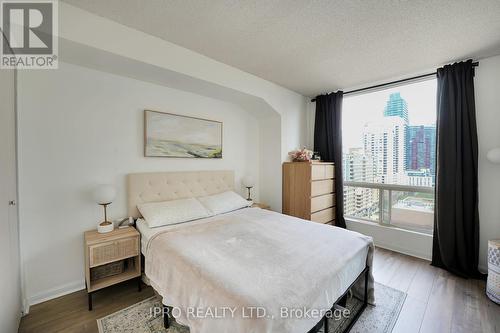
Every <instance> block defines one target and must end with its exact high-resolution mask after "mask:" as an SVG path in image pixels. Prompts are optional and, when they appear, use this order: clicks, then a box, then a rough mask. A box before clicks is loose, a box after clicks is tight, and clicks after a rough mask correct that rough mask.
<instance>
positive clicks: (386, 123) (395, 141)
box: [363, 116, 407, 183]
mask: <svg viewBox="0 0 500 333" xmlns="http://www.w3.org/2000/svg"><path fill="white" fill-rule="evenodd" d="M406 127H407V125H406V121H405V120H404V118H402V117H399V116H387V117H385V118H384V120H383V121H381V122H372V123H368V124H366V125H365V127H364V129H363V146H364V152H365V154H366V155H369V156H370V157H371V158H372V159H373V164H374V179H375V182H381V183H397V182H398V180H399V179H402V177H404V171H405V163H406V149H405V145H406V136H405V133H406Z"/></svg>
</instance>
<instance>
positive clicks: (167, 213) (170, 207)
mask: <svg viewBox="0 0 500 333" xmlns="http://www.w3.org/2000/svg"><path fill="white" fill-rule="evenodd" d="M137 208H138V209H139V211H140V212H141V214H142V217H144V220H145V221H146V223H147V224H148V226H149V227H150V228H154V227H161V226H162V225H168V224H176V223H182V222H187V221H192V220H196V219H201V218H204V217H208V216H210V213H209V211H208V210H207V209H206V208H205V207H203V205H202V204H201V203H200V202H199V201H198V200H196V199H195V198H189V199H180V200H171V201H162V202H148V203H143V204H140V205H137Z"/></svg>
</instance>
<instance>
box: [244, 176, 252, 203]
mask: <svg viewBox="0 0 500 333" xmlns="http://www.w3.org/2000/svg"><path fill="white" fill-rule="evenodd" d="M242 182H243V185H244V186H245V187H246V188H247V190H248V198H247V200H248V201H252V197H251V193H250V190H251V189H252V187H254V186H255V181H254V179H253V177H252V176H250V175H246V176H245V177H243V181H242Z"/></svg>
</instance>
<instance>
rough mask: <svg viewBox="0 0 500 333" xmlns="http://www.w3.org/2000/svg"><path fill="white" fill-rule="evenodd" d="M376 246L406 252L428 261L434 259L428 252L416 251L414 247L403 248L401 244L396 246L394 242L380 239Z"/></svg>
mask: <svg viewBox="0 0 500 333" xmlns="http://www.w3.org/2000/svg"><path fill="white" fill-rule="evenodd" d="M375 246H376V247H380V248H382V249H386V250H391V251H394V252H399V253H402V254H406V255H408V256H412V257H416V258H420V259H424V260H427V261H431V260H432V258H430V257H429V255H428V254H427V253H420V252H418V251H414V250H412V249H408V248H401V247H399V246H394V245H392V244H386V243H384V242H380V241H379V242H376V243H375Z"/></svg>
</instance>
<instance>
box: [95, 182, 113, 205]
mask: <svg viewBox="0 0 500 333" xmlns="http://www.w3.org/2000/svg"><path fill="white" fill-rule="evenodd" d="M115 197H116V189H115V187H114V186H113V185H99V186H98V187H97V188H96V189H95V191H94V200H95V201H96V202H97V203H98V204H100V205H104V204H109V203H112V202H113V200H115Z"/></svg>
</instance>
